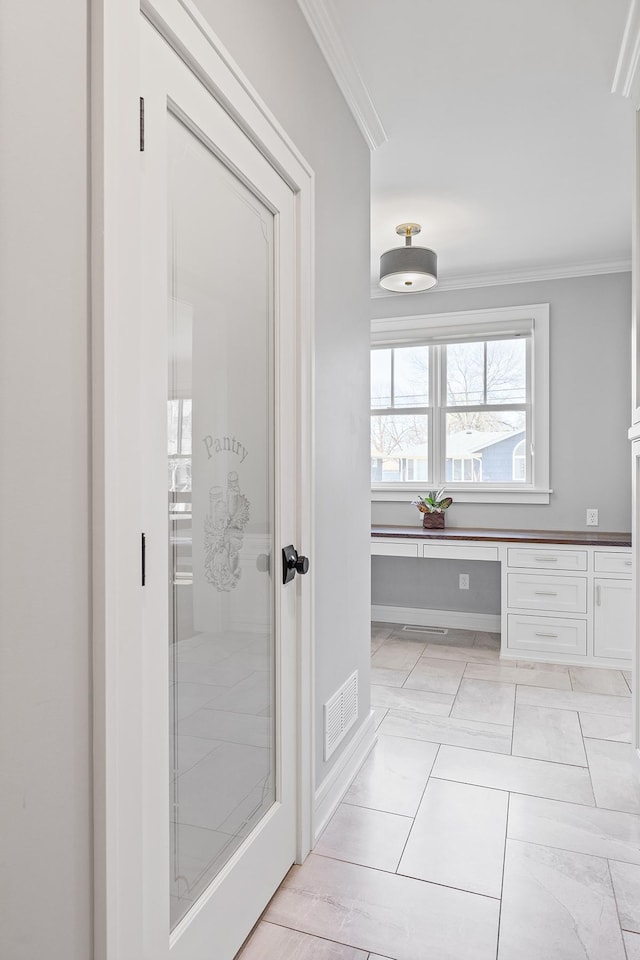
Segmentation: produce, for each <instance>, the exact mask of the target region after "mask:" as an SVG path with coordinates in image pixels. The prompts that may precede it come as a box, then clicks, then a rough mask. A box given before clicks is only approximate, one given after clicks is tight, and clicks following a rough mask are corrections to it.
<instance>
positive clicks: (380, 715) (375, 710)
mask: <svg viewBox="0 0 640 960" xmlns="http://www.w3.org/2000/svg"><path fill="white" fill-rule="evenodd" d="M371 712H372V714H373V723H374V726H375V728H376V730H377V729H378V727H379V726H380V724H381V723H382V721H383V720H384V718H385V717H386V715H387V712H388V708H387V707H373V706H372V709H371Z"/></svg>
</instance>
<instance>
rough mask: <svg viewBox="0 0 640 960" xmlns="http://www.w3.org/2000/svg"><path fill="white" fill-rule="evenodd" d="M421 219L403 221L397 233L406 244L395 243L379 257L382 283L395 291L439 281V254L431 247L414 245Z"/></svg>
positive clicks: (412, 290)
mask: <svg viewBox="0 0 640 960" xmlns="http://www.w3.org/2000/svg"><path fill="white" fill-rule="evenodd" d="M421 229H422V227H421V226H420V224H419V223H401V224H399V226H397V227H396V233H397V234H399V235H400V236H401V237H404V243H405V245H404V247H394V248H393V250H387V251H386V253H383V254H382V256H381V257H380V286H381V287H384V288H385V290H392V291H393V292H394V293H417V292H418V291H419V290H429V289H430V288H431V287H435V285H436V283H437V282H438V257H437V255H436V253H435V252H434V251H433V250H429V249H428V247H412V246H411V238H412V237H415V236H416V234H418V233H420V230H421Z"/></svg>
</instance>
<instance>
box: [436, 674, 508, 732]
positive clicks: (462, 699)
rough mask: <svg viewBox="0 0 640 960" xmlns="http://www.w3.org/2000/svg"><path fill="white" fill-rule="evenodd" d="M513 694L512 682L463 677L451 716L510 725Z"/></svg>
mask: <svg viewBox="0 0 640 960" xmlns="http://www.w3.org/2000/svg"><path fill="white" fill-rule="evenodd" d="M515 696H516V688H515V685H514V684H512V683H497V682H496V681H495V680H467V679H465V678H463V680H462V682H461V684H460V687H459V689H458V695H457V696H456V699H455V703H454V704H453V708H452V710H451V716H452V717H457V718H459V719H461V720H479V721H481V722H484V723H502V724H505V725H507V726H510V725H511V724H512V723H513V707H514V703H515Z"/></svg>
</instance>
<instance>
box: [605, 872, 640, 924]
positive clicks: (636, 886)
mask: <svg viewBox="0 0 640 960" xmlns="http://www.w3.org/2000/svg"><path fill="white" fill-rule="evenodd" d="M609 868H610V870H611V879H612V880H613V889H614V892H615V895H616V901H617V903H618V914H619V916H620V926H621V927H622V929H623V930H632V931H633V932H635V933H640V866H638V864H636V863H617V862H616V861H615V860H611V861H610V862H609Z"/></svg>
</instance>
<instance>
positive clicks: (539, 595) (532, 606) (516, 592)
mask: <svg viewBox="0 0 640 960" xmlns="http://www.w3.org/2000/svg"><path fill="white" fill-rule="evenodd" d="M507 596H508V606H510V607H519V608H521V609H523V610H554V611H557V612H558V613H586V612H587V578H586V577H544V576H536V574H532V573H510V574H509V575H508V577H507Z"/></svg>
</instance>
